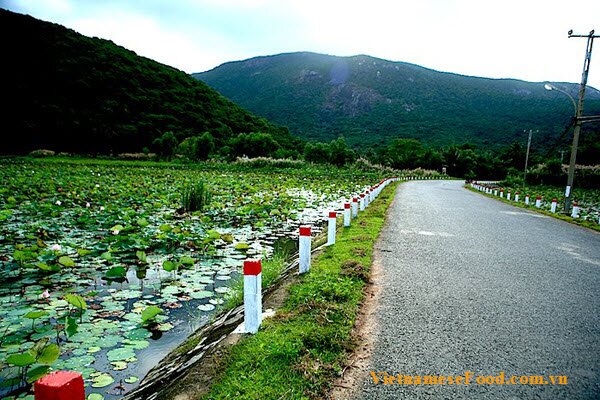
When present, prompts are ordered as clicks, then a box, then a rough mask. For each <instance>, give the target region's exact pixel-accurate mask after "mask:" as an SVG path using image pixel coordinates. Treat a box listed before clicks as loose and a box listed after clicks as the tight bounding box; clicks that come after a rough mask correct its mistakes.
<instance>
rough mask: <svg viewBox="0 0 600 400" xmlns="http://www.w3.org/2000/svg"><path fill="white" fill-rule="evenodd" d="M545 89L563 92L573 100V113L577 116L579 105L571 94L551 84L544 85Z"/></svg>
mask: <svg viewBox="0 0 600 400" xmlns="http://www.w3.org/2000/svg"><path fill="white" fill-rule="evenodd" d="M544 89H546V90H556V91H557V92H561V93H563V94H565V95H566V96H567V97H568V98H569V99H570V100H571V103H573V113H574V115H577V103H576V102H575V99H574V98H573V96H571V95H570V94H569V92H567V91H566V90H562V89H560V88H557V87H556V86H554V85H552V84H550V83H546V84H544Z"/></svg>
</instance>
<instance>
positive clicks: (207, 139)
mask: <svg viewBox="0 0 600 400" xmlns="http://www.w3.org/2000/svg"><path fill="white" fill-rule="evenodd" d="M214 150H215V138H213V136H212V135H211V134H210V133H209V132H204V133H203V134H202V135H200V136H198V137H197V138H196V148H195V152H194V154H195V158H196V160H206V159H208V157H209V156H210V155H211V154H212V152H213V151H214Z"/></svg>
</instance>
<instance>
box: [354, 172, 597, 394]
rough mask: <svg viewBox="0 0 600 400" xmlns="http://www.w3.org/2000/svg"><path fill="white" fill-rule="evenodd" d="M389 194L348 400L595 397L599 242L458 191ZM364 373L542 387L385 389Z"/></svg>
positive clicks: (450, 184) (413, 187) (417, 185)
mask: <svg viewBox="0 0 600 400" xmlns="http://www.w3.org/2000/svg"><path fill="white" fill-rule="evenodd" d="M398 191H399V192H398V194H397V197H396V200H395V201H394V203H393V205H392V206H391V208H390V210H389V218H388V222H387V224H386V227H385V228H384V230H383V232H382V239H381V241H380V242H379V247H378V248H377V249H376V252H377V255H378V257H379V259H381V260H382V263H381V267H380V269H381V271H380V273H379V277H378V278H377V279H376V285H380V287H381V290H380V295H379V299H378V304H377V306H376V313H374V315H373V317H372V318H374V323H375V332H376V334H375V338H376V339H375V346H374V350H373V354H372V359H371V360H370V365H369V366H368V368H367V370H366V371H364V373H362V375H361V377H362V382H360V391H359V393H358V395H357V398H360V399H398V398H406V399H454V398H477V399H499V398H501V399H530V398H536V399H600V317H599V313H600V235H599V234H598V233H595V232H593V231H590V230H587V229H585V228H581V227H579V226H576V225H571V224H568V223H566V222H563V221H559V220H556V219H554V218H551V217H547V216H544V215H541V214H537V213H534V212H530V211H525V210H522V209H519V208H515V207H512V206H510V205H507V204H504V203H501V202H499V201H496V200H493V199H490V198H487V197H484V196H481V195H479V194H477V193H473V192H470V191H468V190H466V189H464V188H462V182H457V181H429V182H407V183H405V184H402V185H401V186H400V187H399V188H398ZM369 371H373V372H387V373H389V374H391V375H398V374H400V375H411V376H418V375H420V376H426V375H435V376H458V375H464V374H465V373H466V372H472V373H473V374H474V376H478V375H482V376H494V377H495V376H498V375H499V374H501V373H504V374H505V377H506V378H508V377H511V376H518V377H521V376H540V375H541V376H543V377H545V379H546V381H547V382H548V384H541V385H528V384H503V385H497V384H493V385H490V384H476V383H475V382H474V379H472V381H471V384H470V385H465V384H464V383H463V384H444V385H431V384H430V385H414V384H413V385H410V384H397V383H396V382H394V384H387V385H384V384H383V383H382V382H380V383H379V384H375V383H374V379H373V378H372V376H371V374H369ZM554 376H567V378H568V381H567V382H568V383H567V384H566V385H558V384H551V382H550V377H554ZM552 379H553V378H552Z"/></svg>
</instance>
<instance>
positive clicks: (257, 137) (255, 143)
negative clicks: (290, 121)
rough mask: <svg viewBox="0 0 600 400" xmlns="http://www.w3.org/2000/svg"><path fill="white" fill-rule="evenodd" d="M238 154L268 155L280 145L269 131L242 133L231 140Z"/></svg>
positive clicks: (231, 144)
mask: <svg viewBox="0 0 600 400" xmlns="http://www.w3.org/2000/svg"><path fill="white" fill-rule="evenodd" d="M230 146H231V148H232V150H233V153H234V154H235V155H236V156H247V157H251V158H252V157H266V156H269V155H271V154H273V153H274V152H276V151H277V150H278V149H279V145H278V144H277V142H276V141H275V140H274V139H273V137H272V136H271V135H269V134H268V133H262V132H252V133H241V134H239V135H238V136H237V137H235V138H233V139H232V140H231V141H230Z"/></svg>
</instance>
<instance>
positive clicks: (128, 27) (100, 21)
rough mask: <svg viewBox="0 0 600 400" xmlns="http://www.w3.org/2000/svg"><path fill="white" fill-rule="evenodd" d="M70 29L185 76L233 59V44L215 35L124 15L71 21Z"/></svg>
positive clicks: (115, 14) (113, 12) (114, 14)
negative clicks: (100, 39) (136, 54)
mask: <svg viewBox="0 0 600 400" xmlns="http://www.w3.org/2000/svg"><path fill="white" fill-rule="evenodd" d="M70 26H71V27H72V28H73V29H75V30H77V31H78V32H80V33H83V34H84V35H88V36H98V37H102V38H108V39H110V40H112V41H114V42H115V43H117V44H118V45H120V46H123V47H126V48H128V49H131V50H134V51H135V52H136V53H138V54H139V55H142V56H144V57H148V58H151V59H153V60H156V61H158V62H161V63H164V64H167V65H171V66H174V67H176V68H179V69H182V70H184V71H186V72H197V71H199V70H202V69H208V68H212V67H213V66H215V65H218V64H220V63H221V62H222V60H223V59H226V58H227V57H233V56H234V54H235V50H236V44H235V43H231V42H230V40H229V39H227V38H226V37H225V36H221V35H219V34H218V33H215V32H209V31H203V30H202V29H198V30H196V31H194V32H186V31H181V30H177V29H173V28H174V27H166V26H163V25H162V24H161V23H160V21H157V20H155V19H153V18H149V17H146V16H142V15H135V14H131V13H127V12H115V11H112V12H110V13H106V14H103V15H96V16H94V17H93V18H80V19H74V20H72V21H71V23H70Z"/></svg>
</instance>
